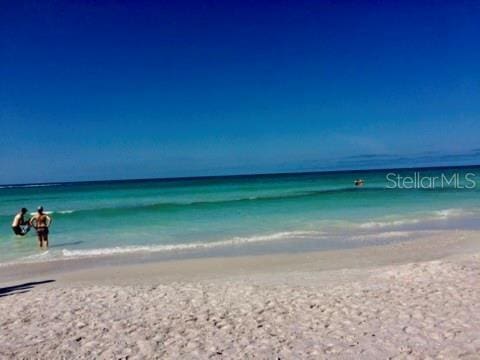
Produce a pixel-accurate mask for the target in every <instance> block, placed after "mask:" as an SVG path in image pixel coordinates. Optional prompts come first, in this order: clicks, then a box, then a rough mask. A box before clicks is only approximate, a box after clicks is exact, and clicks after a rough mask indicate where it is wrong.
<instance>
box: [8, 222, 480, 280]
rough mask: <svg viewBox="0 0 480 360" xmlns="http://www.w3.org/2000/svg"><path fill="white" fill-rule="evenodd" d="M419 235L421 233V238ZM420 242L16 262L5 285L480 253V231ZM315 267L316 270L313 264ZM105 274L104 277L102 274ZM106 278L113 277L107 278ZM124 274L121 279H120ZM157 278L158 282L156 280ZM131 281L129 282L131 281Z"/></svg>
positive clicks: (373, 263)
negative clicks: (269, 250)
mask: <svg viewBox="0 0 480 360" xmlns="http://www.w3.org/2000/svg"><path fill="white" fill-rule="evenodd" d="M418 234H419V233H417V235H418ZM421 235H422V236H421V237H420V238H416V239H408V240H404V241H396V242H392V243H388V244H376V245H368V246H358V245H357V246H356V247H352V248H346V249H336V250H321V251H318V250H313V251H299V252H293V253H288V252H278V253H267V254H264V253H259V254H248V255H243V254H240V255H235V254H227V255H225V254H221V255H218V254H212V255H210V256H208V255H205V254H201V255H199V254H195V253H192V254H190V256H189V254H188V253H187V255H185V254H182V253H180V255H179V256H177V257H175V256H173V257H162V255H164V254H155V253H147V254H126V255H123V254H120V255H106V256H94V257H85V258H72V259H55V260H50V261H45V262H31V263H14V264H9V265H5V266H3V267H2V272H1V274H0V284H6V283H9V282H14V281H21V280H29V279H34V280H37V279H40V278H44V277H55V278H58V279H70V280H73V279H76V281H82V280H84V281H87V282H88V281H90V282H92V283H94V282H102V281H103V280H104V279H103V280H102V277H105V279H107V280H108V281H117V280H121V281H120V282H122V283H123V284H125V283H127V284H128V281H130V283H132V284H135V283H136V282H137V280H141V281H143V282H145V281H146V280H147V279H150V280H151V281H157V280H162V281H164V280H166V281H188V280H190V279H191V278H192V277H193V278H194V277H200V278H203V277H206V278H208V277H209V276H215V277H221V276H227V275H239V274H243V275H245V274H249V275H252V274H253V275H254V274H255V273H257V272H269V271H271V272H275V271H277V272H278V271H294V270H304V271H315V272H318V273H320V272H322V271H332V270H342V269H355V268H360V269H362V268H368V267H380V266H385V265H398V264H405V263H411V262H423V261H431V260H437V259H440V258H444V257H448V256H452V255H456V254H462V253H465V252H467V251H470V250H472V249H473V251H475V252H476V251H480V243H478V242H477V241H476V240H475V239H476V238H480V231H466V230H442V231H427V232H425V233H421ZM159 255H160V256H159ZM308 264H310V265H311V267H309V266H308ZM99 270H101V274H99ZM106 274H109V275H108V277H107V275H106ZM117 274H121V275H117ZM157 277H158V278H157ZM127 279H128V281H127Z"/></svg>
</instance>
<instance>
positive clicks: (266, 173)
mask: <svg viewBox="0 0 480 360" xmlns="http://www.w3.org/2000/svg"><path fill="white" fill-rule="evenodd" d="M479 166H480V164H471V165H437V166H404V167H386V168H380V167H372V168H367V169H358V168H357V169H342V170H313V171H284V172H259V173H249V174H247V173H245V174H230V175H227V174H225V175H201V176H172V177H147V178H128V179H103V180H80V181H49V182H34V183H14V184H0V187H3V188H4V187H16V186H28V185H65V184H91V183H113V182H142V181H146V182H148V181H151V182H153V181H181V180H201V179H205V180H206V179H216V178H219V179H220V178H247V177H255V176H258V177H262V176H264V177H267V176H272V175H276V176H282V175H285V176H288V175H309V174H337V173H348V172H352V173H364V172H369V171H380V170H392V171H393V170H412V169H417V170H425V169H428V170H439V169H447V168H460V169H465V168H474V167H479Z"/></svg>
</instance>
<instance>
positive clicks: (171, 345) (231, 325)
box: [0, 231, 480, 359]
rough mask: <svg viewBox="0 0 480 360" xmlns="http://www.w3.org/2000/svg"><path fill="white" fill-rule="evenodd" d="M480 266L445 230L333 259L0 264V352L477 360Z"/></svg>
mask: <svg viewBox="0 0 480 360" xmlns="http://www.w3.org/2000/svg"><path fill="white" fill-rule="evenodd" d="M479 260H480V234H479V233H478V232H467V231H443V232H436V233H431V234H429V236H425V237H422V238H421V239H419V240H414V241H407V242H403V243H397V244H391V245H385V246H372V247H366V248H359V249H352V250H341V251H325V252H309V253H298V254H291V255H288V254H283V255H282V254H277V255H261V256H247V257H228V258H201V259H192V260H175V261H162V262H155V263H144V264H124V265H108V262H107V263H105V262H103V263H102V261H101V260H100V259H96V260H82V261H83V263H82V262H80V263H77V264H75V266H72V267H71V269H69V268H68V262H66V263H65V264H62V265H61V266H59V263H55V262H52V263H41V264H28V265H22V266H14V267H5V268H2V272H1V275H0V283H1V290H0V311H1V313H2V317H1V323H0V328H1V333H0V357H1V358H12V359H13V358H105V359H110V358H129V359H132V358H133V359H135V358H138V359H144V358H172V359H174V358H175V359H176V358H201V359H207V358H225V359H232V358H260V359H273V358H275V359H276V358H281V359H290V358H312V359H322V358H325V359H327V358H328V359H331V358H342V359H372V358H428V357H431V358H445V359H452V358H459V357H461V358H467V359H468V358H471V359H478V358H480V338H479V337H478V334H479V333H480V302H479V301H478V300H479V299H480V282H479V281H478V280H479V279H480V264H479ZM96 263H98V264H100V265H99V266H95V264H96ZM72 264H73V263H72ZM82 264H83V265H82ZM59 269H60V270H59ZM49 280H54V281H52V282H45V283H42V282H44V281H49ZM35 282H36V283H35ZM25 283H30V285H25V286H19V285H22V284H25Z"/></svg>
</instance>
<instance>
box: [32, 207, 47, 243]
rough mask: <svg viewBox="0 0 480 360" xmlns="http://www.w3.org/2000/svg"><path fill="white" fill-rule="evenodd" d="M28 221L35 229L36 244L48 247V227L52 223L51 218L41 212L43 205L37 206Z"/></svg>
mask: <svg viewBox="0 0 480 360" xmlns="http://www.w3.org/2000/svg"><path fill="white" fill-rule="evenodd" d="M29 223H30V225H31V226H33V227H34V228H35V230H37V237H38V245H39V246H40V247H41V248H43V247H45V248H48V228H49V227H50V225H51V224H52V218H51V217H50V216H48V215H47V214H45V213H44V212H43V206H39V207H38V209H37V213H36V214H35V215H34V216H33V217H32V218H31V219H30V222H29Z"/></svg>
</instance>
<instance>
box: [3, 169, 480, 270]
mask: <svg viewBox="0 0 480 360" xmlns="http://www.w3.org/2000/svg"><path fill="white" fill-rule="evenodd" d="M388 173H396V174H401V175H402V176H412V177H413V176H414V174H415V173H417V174H420V175H421V176H422V177H435V176H437V177H439V176H441V175H442V174H443V175H445V176H447V177H448V178H451V176H452V175H457V176H458V179H459V180H460V183H459V184H460V185H463V186H466V185H469V184H467V181H466V179H467V178H466V175H467V174H471V175H470V178H469V179H470V180H471V181H475V182H476V181H478V180H480V176H479V175H480V167H463V168H442V169H404V170H375V171H362V172H330V173H303V174H273V175H251V176H235V177H212V178H185V179H153V180H133V181H104V182H82V183H57V184H33V185H28V184H27V185H11V186H9V185H3V186H1V187H0V262H1V263H11V262H18V261H44V260H51V259H69V258H76V257H82V256H99V255H106V254H125V253H142V252H145V253H150V252H165V253H168V252H179V251H180V252H181V251H183V250H191V249H196V250H199V251H201V252H202V253H203V254H205V255H208V254H209V253H211V251H212V249H220V248H224V249H227V250H228V249H238V248H244V249H245V248H246V249H248V248H249V247H252V248H254V246H255V245H258V244H263V246H265V244H268V246H269V247H270V248H271V249H272V251H274V250H275V249H276V248H277V247H278V246H280V244H281V246H282V249H284V250H285V251H296V250H298V247H299V246H300V245H299V244H304V243H305V242H306V241H308V244H309V246H310V247H311V248H315V249H327V248H342V247H348V246H361V245H363V244H370V243H375V242H378V241H393V240H395V241H396V240H402V239H403V240H405V239H406V238H408V237H410V235H409V234H410V232H412V231H419V230H429V229H445V228H459V227H461V228H465V227H467V226H468V227H476V226H477V219H478V214H480V191H479V187H478V186H476V187H473V188H471V189H466V188H460V187H458V186H457V187H456V186H455V184H453V183H450V184H444V185H446V186H443V187H441V186H437V187H436V188H424V189H418V188H417V189H399V188H389V187H392V183H391V181H388V180H387V177H386V176H387V174H388ZM357 178H362V179H364V180H365V185H364V186H363V187H362V188H358V187H355V186H354V185H353V181H354V180H355V179H357ZM471 181H470V185H471ZM479 184H480V182H479ZM457 185H458V184H457ZM40 204H41V205H43V206H44V207H45V209H46V210H47V211H49V212H51V216H52V217H53V219H54V222H53V226H52V229H51V247H50V249H49V251H48V253H43V252H40V250H38V249H37V244H36V238H35V233H34V231H31V232H30V233H29V234H28V235H27V236H26V237H23V238H19V237H15V236H14V235H13V233H12V231H11V229H10V225H11V220H12V217H13V215H14V214H15V212H16V211H18V209H19V208H20V207H22V206H26V207H27V208H28V209H29V210H30V211H31V212H33V211H34V210H35V209H36V207H37V206H38V205H40ZM232 251H233V250H232Z"/></svg>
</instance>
